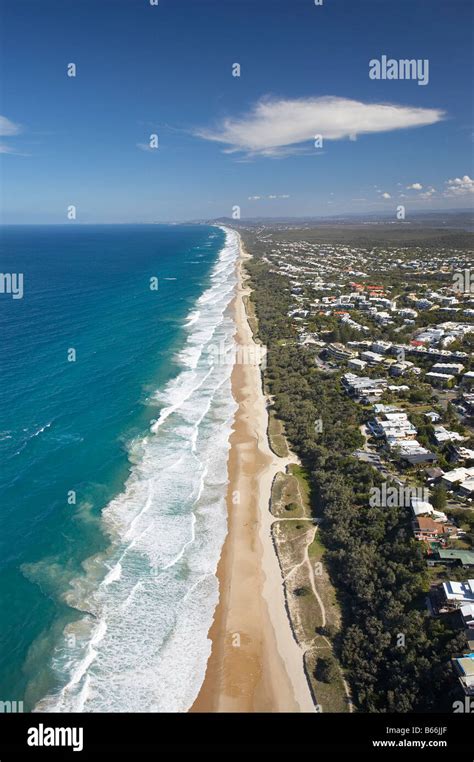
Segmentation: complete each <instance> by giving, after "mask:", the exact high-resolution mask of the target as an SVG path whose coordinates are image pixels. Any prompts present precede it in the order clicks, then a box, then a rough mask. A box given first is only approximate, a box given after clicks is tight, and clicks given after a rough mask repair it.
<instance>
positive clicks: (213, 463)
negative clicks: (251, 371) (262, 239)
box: [36, 230, 238, 712]
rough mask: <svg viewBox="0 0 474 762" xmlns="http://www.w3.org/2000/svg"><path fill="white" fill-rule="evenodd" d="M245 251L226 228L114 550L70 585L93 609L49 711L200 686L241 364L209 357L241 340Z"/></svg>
mask: <svg viewBox="0 0 474 762" xmlns="http://www.w3.org/2000/svg"><path fill="white" fill-rule="evenodd" d="M237 254H238V236H237V235H236V233H234V232H233V231H230V230H226V241H225V246H224V248H223V249H222V251H221V252H220V255H219V258H218V261H217V263H216V265H215V267H214V269H213V272H212V276H211V285H210V287H209V288H208V289H207V291H206V292H205V293H204V294H203V295H202V296H201V297H200V298H199V299H198V300H197V303H196V305H195V307H194V309H193V311H192V312H191V313H190V315H189V318H188V321H187V325H186V326H185V330H186V331H187V340H186V346H185V348H184V350H183V352H182V353H181V355H180V359H181V362H182V364H183V370H182V372H181V373H180V374H179V375H178V376H177V378H175V379H174V380H173V381H172V382H171V383H169V384H168V385H167V387H166V388H165V389H163V390H162V391H160V392H158V393H157V395H156V397H157V399H158V400H159V401H160V402H161V404H162V405H163V407H162V410H161V414H160V416H159V418H158V420H157V421H156V422H155V423H154V424H153V426H152V427H151V432H150V434H148V435H147V436H146V437H144V438H143V439H142V440H141V442H139V443H137V442H135V443H134V446H133V467H132V470H131V474H130V477H129V479H128V481H127V484H126V485H125V489H124V492H123V493H122V494H120V495H119V496H117V497H116V498H115V499H114V500H112V501H111V502H110V503H109V505H108V506H107V507H106V508H105V510H104V512H103V516H102V520H103V522H104V527H105V529H106V531H107V532H108V533H109V535H110V537H111V543H112V544H111V547H110V550H109V552H108V553H107V558H106V559H103V560H99V561H97V559H91V560H90V563H89V564H86V567H87V568H88V569H89V571H88V574H87V575H86V576H85V577H84V579H79V580H75V582H74V585H73V586H72V587H71V591H70V593H69V595H68V601H69V603H70V604H71V605H74V606H76V607H77V608H79V609H80V610H84V611H88V612H91V614H92V615H93V616H91V615H90V614H88V615H87V616H85V617H84V618H83V619H82V620H80V621H79V622H76V623H75V624H73V625H69V627H68V633H67V635H66V634H65V637H64V641H63V642H61V643H60V644H59V645H58V647H57V649H56V653H55V657H54V668H55V670H56V673H57V675H58V679H60V680H61V681H62V682H63V685H64V687H63V688H62V690H60V692H58V693H56V694H55V695H51V696H47V697H46V698H44V699H43V700H41V701H40V702H39V703H38V705H37V707H36V709H37V710H38V711H64V712H68V711H93V712H94V711H97V712H100V711H124V712H129V711H143V712H150V711H159V712H163V711H176V712H182V711H186V710H187V709H188V708H189V707H190V706H191V704H192V703H193V701H194V699H195V697H196V695H197V693H198V691H199V688H200V686H201V684H202V681H203V679H204V674H205V669H206V663H207V659H208V657H209V653H210V641H209V639H208V631H209V628H210V625H211V623H212V617H213V613H214V609H215V606H216V604H217V600H218V583H217V578H216V574H215V573H216V568H217V563H218V560H219V556H220V551H221V547H222V544H223V541H224V538H225V533H226V526H227V520H226V506H225V493H226V485H227V457H228V439H229V435H230V432H231V426H232V421H233V417H234V413H235V409H236V404H235V401H234V399H233V397H232V393H231V384H230V374H231V371H232V365H231V364H230V363H228V362H227V363H224V362H222V363H220V362H219V363H217V362H214V363H211V364H210V361H209V357H210V353H209V348H210V346H211V345H221V343H222V346H225V347H228V348H231V347H232V345H233V335H234V331H235V327H234V323H233V320H232V318H231V316H230V315H229V314H228V312H227V307H228V305H229V302H230V299H231V298H232V295H233V293H234V291H235V285H236V272H235V262H236V257H237ZM195 316H197V317H196V319H194V317H195ZM211 354H212V353H211ZM101 564H102V566H103V573H102V574H101V575H100V576H99V580H101V581H99V583H98V584H97V583H95V584H94V583H93V580H94V579H97V574H98V565H99V566H100V565H101ZM71 632H73V633H74V637H71Z"/></svg>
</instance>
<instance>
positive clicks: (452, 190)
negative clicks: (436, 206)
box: [444, 175, 474, 196]
mask: <svg viewBox="0 0 474 762" xmlns="http://www.w3.org/2000/svg"><path fill="white" fill-rule="evenodd" d="M445 185H446V186H447V188H446V190H445V192H444V195H445V196H465V195H467V194H468V193H474V180H471V178H470V177H469V175H464V176H463V177H455V178H453V179H452V180H446V182H445Z"/></svg>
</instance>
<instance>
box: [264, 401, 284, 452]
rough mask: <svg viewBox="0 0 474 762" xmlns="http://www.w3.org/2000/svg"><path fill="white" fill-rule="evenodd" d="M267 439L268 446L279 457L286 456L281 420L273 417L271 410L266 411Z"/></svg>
mask: <svg viewBox="0 0 474 762" xmlns="http://www.w3.org/2000/svg"><path fill="white" fill-rule="evenodd" d="M268 440H269V443H270V448H271V449H272V450H273V452H274V453H275V455H277V456H278V457H279V458H287V457H288V445H287V443H286V439H285V431H284V426H283V423H282V421H280V420H279V418H276V417H275V414H274V412H273V410H269V411H268Z"/></svg>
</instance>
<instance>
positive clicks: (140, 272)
mask: <svg viewBox="0 0 474 762" xmlns="http://www.w3.org/2000/svg"><path fill="white" fill-rule="evenodd" d="M225 239H226V234H225V232H224V231H223V230H222V229H219V228H215V227H207V226H198V225H191V226H164V225H140V226H130V225H120V226H119V225H117V226H78V225H77V226H76V225H71V226H51V227H49V226H34V227H30V226H25V227H4V228H3V229H2V230H1V258H0V272H2V273H12V272H14V273H23V277H24V296H23V298H22V299H17V300H15V299H12V297H11V295H9V294H0V326H1V344H0V374H1V375H0V379H1V396H2V404H1V410H0V463H1V470H0V496H1V499H0V500H1V501H0V518H1V526H2V531H1V534H0V633H1V648H0V700H24V702H25V708H26V709H31V708H32V707H33V706H35V705H36V703H37V702H38V701H39V700H40V699H43V700H44V697H45V696H46V697H49V699H46V704H45V705H44V706H43V708H44V707H46V708H61V709H70V708H76V709H77V708H79V709H85V710H91V711H94V710H96V709H119V710H129V709H133V708H135V709H137V710H143V711H147V710H149V709H158V710H159V709H163V708H166V706H165V704H162V703H160V701H161V700H162V699H163V696H164V695H165V694H166V691H167V692H168V696H169V697H170V706H171V708H176V709H177V710H180V709H185V708H186V705H187V704H189V703H190V702H191V701H192V698H193V695H194V694H195V692H196V686H198V683H199V681H200V680H201V679H202V673H203V669H204V666H205V659H206V658H207V655H206V654H207V651H206V648H207V645H205V646H203V648H199V647H198V648H197V656H196V659H195V660H194V662H193V663H191V664H189V665H187V664H183V672H184V673H186V669H187V668H188V666H189V670H190V674H191V675H195V676H196V679H195V680H194V683H195V684H194V688H193V690H191V691H190V692H189V691H188V694H189V695H188V694H186V696H184V693H186V691H184V690H182V689H181V687H180V685H181V684H178V685H172V684H169V685H168V683H167V680H168V677H167V674H168V666H167V659H166V653H165V651H164V650H163V649H164V647H165V644H167V646H166V647H167V648H169V642H170V639H173V638H177V637H178V635H176V632H177V631H178V629H179V627H178V625H179V611H180V610H181V609H182V607H183V600H186V599H187V595H188V590H190V589H191V587H192V589H193V590H195V589H196V590H197V589H198V588H199V586H200V585H201V584H203V585H204V587H205V585H207V584H208V583H209V584H211V583H210V582H209V580H208V578H210V577H211V576H212V568H213V567H214V566H215V563H216V562H217V558H218V554H219V549H220V545H221V543H222V539H223V536H224V533H225V518H223V516H222V494H223V492H224V490H223V489H222V484H223V483H222V482H219V483H218V484H217V483H216V482H214V483H212V479H211V480H210V477H209V461H210V460H212V458H211V457H210V455H209V452H208V450H206V448H209V447H210V445H209V442H210V441H211V440H212V437H211V436H210V433H211V431H212V426H213V425H214V422H213V418H212V416H215V417H216V420H218V419H219V416H221V419H222V420H221V421H220V426H219V428H220V430H221V431H223V432H224V434H226V432H227V438H228V427H229V425H230V424H229V420H230V418H231V413H232V410H233V408H232V401H231V399H230V394H229V390H230V385H229V373H228V370H227V369H226V368H224V369H222V370H219V369H217V368H216V370H215V372H214V371H212V373H209V371H208V368H209V363H208V362H206V361H205V359H206V358H205V357H203V354H202V353H203V347H204V346H205V345H206V342H208V343H209V342H210V341H217V338H218V336H219V331H221V333H222V336H221V337H220V339H219V340H221V339H222V337H224V339H225V340H226V341H227V340H228V339H229V336H230V335H231V332H232V324H231V321H230V319H229V317H228V316H227V317H226V313H225V310H226V305H228V303H229V300H230V298H231V295H232V289H233V287H234V285H235V282H234V281H233V278H234V268H233V262H234V261H235V251H234V249H232V250H229V253H228V255H227V257H226V258H225V259H224V261H223V262H221V263H219V260H218V257H219V252H222V250H223V247H224V243H225ZM228 248H229V247H228ZM154 277H156V278H158V279H159V287H158V290H157V291H156V290H153V289H151V288H150V279H151V278H154ZM212 288H214V293H213V291H212ZM209 289H210V291H209ZM206 293H207V294H208V295H209V296H210V298H208V297H206ZM203 294H204V298H203V297H202V295H203ZM200 297H201V303H199V302H198V300H199V298H200ZM196 305H198V306H197V307H196ZM211 311H212V314H211ZM71 349H73V350H75V353H76V360H75V361H74V362H70V361H68V353H69V350H71ZM211 370H212V369H211ZM213 379H215V380H214V381H213ZM211 382H212V383H211ZM180 390H184V392H182V391H180ZM186 390H187V391H186ZM198 393H199V399H197V397H196V395H197V394H198ZM218 395H221V397H220V398H219V399H217V396H218ZM187 400H191V402H192V404H190V410H189V412H188V411H186V410H185V409H184V408H185V406H186V404H187V402H186V401H187ZM216 406H217V407H216ZM219 406H220V407H219ZM217 408H219V410H221V412H219V410H218V409H217ZM163 411H166V412H165V414H164V416H163ZM160 414H161V415H162V416H163V419H162V420H159V423H158V425H155V430H154V431H153V433H152V432H150V425H151V424H152V422H153V421H156V420H157V419H159V417H160ZM194 415H196V416H197V417H196V419H195V420H194V419H193V420H191V419H192V417H193V416H194ZM224 423H225V425H226V426H227V429H226V428H225V426H224ZM206 426H207V427H208V429H206ZM186 427H189V430H188V428H186ZM206 432H207V433H206ZM176 442H178V443H179V446H178V444H176V450H175V449H174V448H175V443H176ZM222 442H225V440H222ZM224 450H225V447H224ZM191 457H192V458H193V459H194V461H193V463H194V465H193V467H192V468H191V469H189V466H187V465H186V463H187V461H186V458H191ZM167 459H168V461H169V462H168V461H167ZM165 461H166V463H165ZM223 462H224V464H225V461H223ZM160 464H161V465H160ZM221 466H222V464H221ZM175 467H176V469H177V475H176V477H175V481H174V482H170V483H169V484H168V482H166V483H165V477H166V478H167V477H168V475H169V474H170V473H171V472H172V471H173V469H174V468H175ZM160 468H161V471H160ZM193 469H194V471H195V474H194V475H195V476H196V478H199V480H200V481H199V485H200V486H199V488H198V487H196V484H195V483H194V482H192V483H191V482H190V483H189V485H188V484H187V483H185V482H186V479H184V478H183V479H181V476H180V475H181V473H185V474H186V476H187V475H189V473H190V472H192V471H193ZM224 470H225V469H224ZM155 474H156V475H157V476H156V477H155ZM130 475H131V477H132V478H131V480H130ZM127 480H128V481H127ZM206 480H207V481H206ZM209 480H210V481H209ZM224 481H225V479H224ZM127 484H128V487H127V486H126V485H127ZM173 484H174V485H175V488H176V489H175V488H174V487H173ZM145 485H146V496H144V495H145V493H144V492H143V493H142V492H141V491H140V490H141V489H142V488H143V489H145ZM216 485H217V487H218V490H217V491H218V493H219V494H217V493H216V494H214V495H212V490H213V489H214V490H215V489H216ZM124 490H125V492H124ZM175 492H176V495H175ZM74 493H75V498H74ZM117 496H118V497H117ZM120 496H121V497H120ZM204 497H205V499H204ZM114 498H115V501H114ZM199 500H201V503H202V504H201V505H200V506H199V505H198V502H199ZM213 501H214V502H213ZM213 504H215V506H217V507H215V508H214V509H213V510H216V511H217V510H218V515H219V518H218V520H215V519H213V520H212V522H211V523H209V524H206V523H205V521H204V518H203V517H204V516H205V515H206V511H207V512H208V511H209V510H210V506H212V505H213ZM107 506H108V508H107ZM104 511H105V515H106V516H107V517H108V518H107V521H108V523H107V521H106V522H105V523H104ZM145 516H146V522H147V523H143V522H144V521H145V519H144V517H145ZM165 519H166V520H165ZM140 522H142V524H140ZM160 522H161V523H160ZM196 522H197V525H196ZM200 522H201V523H200ZM212 526H216V527H217V530H216V531H217V535H216V537H215V538H213V537H211V538H210V537H209V536H208V533H209V532H212V531H213V529H212ZM199 531H201V533H204V535H206V537H207V540H205V538H204V540H203V543H204V545H203V547H204V546H205V545H206V542H207V545H208V546H212V548H213V550H212V553H211V559H210V560H209V568H208V567H207V564H208V561H207V560H206V561H205V562H204V561H203V560H202V558H201V557H200V559H201V560H200V561H199V563H198V562H197V561H196V560H195V558H197V557H198V555H199V553H198V552H197V551H198V545H199V543H197V541H196V538H199ZM206 533H207V534H206ZM204 535H203V537H204ZM155 539H156V544H155V542H154V540H155ZM199 547H201V546H199ZM168 550H169V552H170V553H171V556H173V557H172V558H171V556H170V559H171V560H170V559H168V558H167V556H166V553H167V552H168ZM191 551H192V553H194V556H193V558H194V560H191ZM199 552H200V553H201V554H202V548H201V550H200V551H199ZM106 573H109V579H108V580H106V583H105V587H104V588H103V590H104V591H105V592H106V595H105V594H104V595H103V597H102V598H100V599H99V598H97V595H96V593H97V590H98V588H99V586H100V583H101V582H103V581H104V575H105V574H106ZM171 573H172V577H169V576H168V577H166V575H170V574H171ZM163 575H165V576H163ZM139 580H140V581H139ZM150 580H151V581H152V583H153V584H154V585H155V584H156V585H157V587H156V591H151V590H150V589H149V585H150ZM138 581H139V582H138ZM212 585H214V583H212ZM212 585H211V586H212ZM127 586H128V587H127ZM139 589H140V591H141V592H140V594H139V593H138V590H139ZM193 594H194V593H193ZM204 594H205V595H207V598H209V600H210V601H211V603H212V602H213V601H214V598H215V595H216V592H215V586H212V591H211V592H209V591H208V592H207V593H206V592H205V590H203V595H204ZM114 596H115V598H114ZM161 596H163V600H162V601H161V604H162V606H163V609H162V614H160V611H159V610H158V609H157V611H156V614H157V619H156V621H155V619H152V620H150V621H149V622H147V621H146V619H147V616H148V611H149V610H150V609H151V610H154V608H153V607H154V604H155V602H157V605H158V604H160V600H161ZM132 600H133V605H134V606H136V607H137V610H136V611H131V610H130V611H129V606H131V601H132ZM112 603H113V607H112ZM214 603H215V601H214ZM161 604H160V605H161ZM192 605H193V602H192V601H191V602H190V606H191V608H192ZM196 605H198V604H197V603H196ZM109 606H110V610H109V608H108V607H109ZM173 606H174V607H175V608H174V609H173ZM112 608H113V611H118V610H119V609H120V610H121V611H122V614H121V616H120V617H119V618H118V619H117V621H115V620H114V619H113V612H112ZM212 610H213V607H212V606H211V609H210V616H211V618H212ZM170 611H173V615H172V616H171V615H170V619H169V620H168V619H167V617H168V614H169V612H170ZM81 612H82V613H81ZM83 612H85V615H84V613H83ZM87 612H90V614H89V613H87ZM144 612H145V613H144ZM163 612H166V613H163ZM207 613H208V614H209V612H207ZM135 619H136V620H137V622H140V625H138V624H137V627H140V626H143V627H145V628H146V631H145V634H144V632H143V631H140V635H139V633H138V631H136V630H135V625H134V621H135ZM208 619H209V616H207V618H205V619H203V620H202V621H200V622H196V628H197V629H198V630H199V632H200V633H201V634H202V633H204V632H205V629H206V628H207V626H208ZM188 620H189V617H188ZM68 623H69V625H70V626H69V628H68V627H66V629H65V626H66V625H67V624H68ZM98 624H99V625H100V626H99V634H98V631H97V627H98ZM160 628H163V632H162V633H161V634H160V636H159V640H158V641H156V642H154V641H153V633H155V634H157V633H158V634H159V633H160V632H161V629H160ZM150 630H153V632H150ZM106 632H107V635H105V633H106ZM183 632H184V631H183ZM146 633H147V634H148V637H151V641H150V643H149V648H150V652H149V653H147V646H146V644H144V645H143V646H142V651H141V655H140V653H138V654H137V653H135V654H133V655H132V653H131V651H132V646H131V645H130V646H129V644H131V643H132V641H133V640H134V639H135V640H136V638H137V637H138V635H139V636H140V637H141V638H142V640H143V639H144V640H145V641H146V638H147V634H146ZM109 635H110V642H108V641H107V638H108V637H109ZM195 637H196V638H197V635H196V634H195ZM91 642H92V643H95V644H97V643H101V647H98V648H96V647H92V646H91ZM204 642H206V643H207V642H208V641H203V643H204ZM177 647H178V646H177ZM179 647H180V648H181V647H182V646H179ZM100 648H102V651H101V650H100ZM127 649H129V650H130V661H129V662H127V658H128V651H127ZM160 649H162V650H161V651H160ZM203 649H204V650H203ZM154 656H156V658H157V662H156V665H157V666H156V668H155V669H153V670H151V671H150V674H147V675H145V674H143V681H142V684H140V677H139V676H138V677H137V673H138V674H140V671H141V670H142V669H144V668H145V666H144V665H145V662H147V663H148V664H149V663H150V660H151V661H153V658H154ZM119 665H121V666H119ZM203 665H204V666H203ZM122 669H123V671H124V673H125V674H126V673H127V671H128V673H129V675H130V681H131V682H133V683H134V685H136V686H138V687H137V695H135V696H134V697H133V701H134V702H135V704H134V703H132V704H127V701H128V699H127V698H126V697H127V696H128V693H129V689H127V688H126V687H125V688H122V687H120V686H117V690H116V692H115V694H114V689H113V676H114V674H115V673H116V672H120V671H121V670H122ZM94 670H95V671H94ZM114 670H115V672H114ZM160 670H163V671H162V674H161V675H160V678H159V682H158V684H157V685H155V682H154V681H155V677H156V675H157V672H159V671H160ZM185 678H186V674H185ZM120 679H121V680H122V682H126V680H125V681H124V680H123V674H122V675H121V678H120ZM186 679H188V682H189V677H188V678H186ZM68 682H69V683H70V685H71V684H72V686H73V688H66V693H64V692H63V694H61V696H62V697H61V699H58V695H59V693H58V692H60V691H61V690H62V689H64V686H65V685H67V683H68ZM191 682H193V681H192V680H191ZM102 685H108V686H109V688H107V690H105V689H104V691H102V688H101V686H102ZM127 691H128V693H127ZM193 691H194V694H193ZM109 693H110V694H111V696H112V698H111V699H110V700H109ZM175 694H176V695H175ZM174 700H175V703H174V704H173V701H174ZM48 702H49V703H48ZM58 702H59V703H58ZM61 702H62V703H61ZM136 704H138V705H136Z"/></svg>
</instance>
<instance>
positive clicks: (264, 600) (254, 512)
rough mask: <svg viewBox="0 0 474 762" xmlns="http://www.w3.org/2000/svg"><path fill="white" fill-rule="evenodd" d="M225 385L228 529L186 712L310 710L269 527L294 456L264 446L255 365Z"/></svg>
mask: <svg viewBox="0 0 474 762" xmlns="http://www.w3.org/2000/svg"><path fill="white" fill-rule="evenodd" d="M237 235H238V233H237ZM239 247H240V254H239V259H238V262H237V265H236V267H237V273H238V285H237V290H236V295H235V297H234V299H233V300H232V303H231V305H230V308H231V309H232V311H233V313H234V318H235V325H236V334H235V341H236V344H237V345H238V346H243V347H245V348H247V349H248V348H250V349H251V348H253V347H257V346H258V345H257V344H256V343H255V342H254V340H253V335H252V331H251V329H250V326H249V323H248V319H247V313H246V310H245V304H244V296H245V295H246V294H248V293H249V289H248V288H247V287H246V286H245V284H244V275H243V264H244V261H245V259H247V258H249V255H248V254H247V253H246V252H245V251H244V249H243V245H242V241H241V239H240V236H239ZM254 356H256V353H254ZM231 383H232V394H233V396H234V399H235V400H236V402H237V404H238V409H237V411H236V414H235V418H234V424H233V427H232V434H231V436H230V440H229V441H230V451H229V458H228V477H229V483H228V489H227V497H226V502H227V512H228V531H227V536H226V539H225V542H224V546H223V548H222V553H221V557H220V560H219V564H218V568H217V577H218V580H219V590H220V596H219V602H218V605H217V607H216V611H215V614H214V620H213V624H212V626H211V628H210V631H209V638H210V640H211V642H212V650H211V655H210V657H209V660H208V663H207V669H206V674H205V678H204V682H203V684H202V686H201V689H200V691H199V694H198V696H197V698H196V699H195V701H194V703H193V705H192V707H191V708H190V710H189V711H190V712H314V711H315V706H314V703H313V700H312V697H311V692H310V688H309V686H308V682H307V679H306V676H305V672H304V664H303V654H302V651H301V649H300V647H299V646H298V644H297V643H296V641H295V639H294V636H293V634H292V630H291V623H290V620H289V618H288V614H287V610H286V605H285V598H284V590H283V583H282V577H281V572H280V566H279V562H278V558H277V554H276V552H275V549H274V546H273V540H272V535H271V531H270V528H271V524H272V522H273V520H274V517H273V516H272V514H271V512H270V510H269V506H270V496H271V488H272V484H273V480H274V478H275V475H276V474H277V473H278V472H279V471H285V469H286V466H287V465H288V464H289V463H292V462H293V460H292V458H291V457H289V458H279V457H277V456H276V455H275V454H274V453H273V452H272V451H271V449H270V446H269V442H268V438H267V425H268V414H267V409H266V400H265V396H264V394H263V389H262V378H261V372H260V367H259V365H258V364H257V363H245V364H239V363H236V364H235V365H234V367H233V369H232V376H231Z"/></svg>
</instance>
